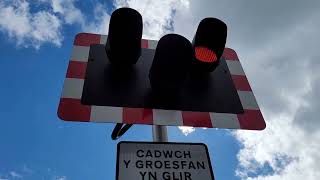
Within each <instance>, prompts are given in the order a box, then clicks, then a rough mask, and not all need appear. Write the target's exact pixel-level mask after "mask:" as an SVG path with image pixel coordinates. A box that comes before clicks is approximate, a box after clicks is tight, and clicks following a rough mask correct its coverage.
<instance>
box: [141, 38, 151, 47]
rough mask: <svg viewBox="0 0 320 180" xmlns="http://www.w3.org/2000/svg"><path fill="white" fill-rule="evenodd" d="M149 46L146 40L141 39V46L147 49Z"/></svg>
mask: <svg viewBox="0 0 320 180" xmlns="http://www.w3.org/2000/svg"><path fill="white" fill-rule="evenodd" d="M148 47H149V44H148V40H145V39H141V48H145V49H147V48H148Z"/></svg>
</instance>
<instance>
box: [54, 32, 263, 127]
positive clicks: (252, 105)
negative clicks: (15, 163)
mask: <svg viewBox="0 0 320 180" xmlns="http://www.w3.org/2000/svg"><path fill="white" fill-rule="evenodd" d="M106 41H107V35H100V34H89V33H79V34H77V35H76V37H75V40H74V43H73V49H72V54H71V58H70V61H69V65H68V70H67V73H66V79H65V81H64V86H63V90H62V95H61V98H60V102H59V108H58V116H59V118H60V119H62V120H65V121H79V122H102V123H127V124H149V125H168V126H193V127H207V128H227V129H247V130H263V129H265V127H266V124H265V121H264V118H263V116H262V114H261V111H260V109H259V106H258V104H257V102H256V99H255V97H254V94H253V92H252V89H251V87H250V84H249V82H248V80H247V77H246V75H245V72H244V71H243V68H242V66H241V63H240V61H239V58H238V56H237V53H236V52H235V51H234V50H233V49H230V48H225V50H224V53H223V56H222V58H224V59H225V60H226V62H227V66H228V69H229V71H230V74H231V76H232V80H233V83H234V85H235V87H236V89H237V93H238V96H239V98H240V101H241V104H242V107H243V110H244V113H241V114H231V113H215V112H190V111H177V110H163V109H144V108H129V107H112V106H94V105H83V104H81V96H82V92H83V86H84V80H85V75H86V69H87V63H88V58H89V51H90V45H92V44H105V43H106ZM141 46H142V48H147V49H155V48H156V46H157V41H154V40H145V39H143V40H142V41H141Z"/></svg>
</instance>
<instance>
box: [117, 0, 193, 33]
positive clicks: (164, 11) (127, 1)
mask: <svg viewBox="0 0 320 180" xmlns="http://www.w3.org/2000/svg"><path fill="white" fill-rule="evenodd" d="M114 4H115V7H116V8H120V7H131V8H133V9H136V10H137V11H139V12H140V14H141V15H142V18H143V37H144V38H147V39H159V38H160V37H161V36H162V35H164V34H166V33H170V32H172V30H173V26H172V19H173V16H174V13H175V11H176V10H177V9H183V8H188V7H189V3H188V1H186V0H178V1H177V0H162V1H150V0H115V3H114Z"/></svg>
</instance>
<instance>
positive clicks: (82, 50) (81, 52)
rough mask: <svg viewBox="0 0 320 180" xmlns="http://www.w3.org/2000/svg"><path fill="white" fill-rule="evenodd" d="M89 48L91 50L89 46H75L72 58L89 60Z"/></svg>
mask: <svg viewBox="0 0 320 180" xmlns="http://www.w3.org/2000/svg"><path fill="white" fill-rule="evenodd" d="M89 50H90V47H89V46H73V49H72V54H71V60H72V61H80V62H88V58H89Z"/></svg>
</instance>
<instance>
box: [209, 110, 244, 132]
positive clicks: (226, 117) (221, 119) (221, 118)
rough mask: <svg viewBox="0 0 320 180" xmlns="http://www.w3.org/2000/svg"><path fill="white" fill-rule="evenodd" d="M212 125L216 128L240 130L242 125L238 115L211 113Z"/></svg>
mask: <svg viewBox="0 0 320 180" xmlns="http://www.w3.org/2000/svg"><path fill="white" fill-rule="evenodd" d="M210 118H211V123H212V126H213V127H214V128H228V129H239V128H240V124H239V120H238V117H237V115H236V114H229V113H210Z"/></svg>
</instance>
